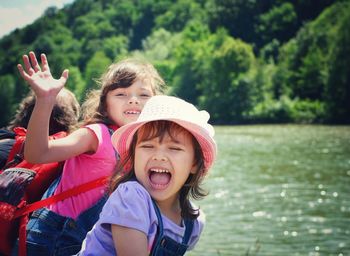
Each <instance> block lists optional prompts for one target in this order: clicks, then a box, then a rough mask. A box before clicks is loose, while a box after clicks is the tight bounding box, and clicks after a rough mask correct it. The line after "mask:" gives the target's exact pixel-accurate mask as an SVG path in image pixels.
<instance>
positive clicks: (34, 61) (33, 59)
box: [29, 52, 41, 72]
mask: <svg viewBox="0 0 350 256" xmlns="http://www.w3.org/2000/svg"><path fill="white" fill-rule="evenodd" d="M29 58H30V62H31V63H32V67H33V69H34V71H35V72H39V71H41V68H40V65H39V63H38V61H37V59H36V56H35V53H34V52H29Z"/></svg>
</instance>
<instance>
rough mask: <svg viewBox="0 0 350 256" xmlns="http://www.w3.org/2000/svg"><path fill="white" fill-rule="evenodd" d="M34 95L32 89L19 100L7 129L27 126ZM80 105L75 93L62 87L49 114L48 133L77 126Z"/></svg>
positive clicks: (68, 130) (66, 130) (69, 129)
mask: <svg viewBox="0 0 350 256" xmlns="http://www.w3.org/2000/svg"><path fill="white" fill-rule="evenodd" d="M35 102H36V97H35V94H34V93H33V91H30V92H29V93H28V95H27V96H26V97H25V98H24V99H23V100H22V101H21V103H20V104H19V107H18V109H17V111H16V115H15V117H14V119H13V120H11V122H10V124H9V125H8V127H7V129H9V130H12V129H13V128H14V127H16V126H20V127H24V128H27V126H28V123H29V119H30V116H31V115H32V112H33V109H34V105H35ZM79 115H80V105H79V102H78V100H77V99H76V97H75V95H74V94H73V93H72V92H71V91H69V90H68V89H66V88H63V89H62V90H61V91H60V93H59V94H58V95H57V97H56V103H55V105H54V107H53V109H52V112H51V116H50V125H49V135H52V134H55V133H57V132H61V131H65V132H71V131H73V130H75V129H76V128H77V126H78V120H79Z"/></svg>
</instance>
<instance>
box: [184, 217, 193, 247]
mask: <svg viewBox="0 0 350 256" xmlns="http://www.w3.org/2000/svg"><path fill="white" fill-rule="evenodd" d="M184 222H185V228H186V229H185V234H184V237H183V238H182V243H183V244H186V245H187V244H188V242H189V240H190V238H191V235H192V230H193V226H194V220H191V219H185V221H184Z"/></svg>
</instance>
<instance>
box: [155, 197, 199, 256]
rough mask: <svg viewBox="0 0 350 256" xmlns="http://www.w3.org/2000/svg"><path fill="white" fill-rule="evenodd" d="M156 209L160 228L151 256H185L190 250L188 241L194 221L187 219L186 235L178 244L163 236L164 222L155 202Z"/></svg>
mask: <svg viewBox="0 0 350 256" xmlns="http://www.w3.org/2000/svg"><path fill="white" fill-rule="evenodd" d="M153 205H154V209H155V211H156V214H157V218H158V227H157V234H156V238H155V242H154V243H153V246H152V250H151V253H150V255H151V256H180V255H184V254H185V252H186V250H187V248H188V241H189V240H190V237H191V234H192V229H193V223H194V221H193V220H190V219H185V221H184V222H185V228H186V229H185V234H184V236H183V238H182V242H181V243H178V242H176V241H174V240H173V239H171V238H170V237H168V236H165V235H164V234H163V221H162V216H161V214H160V211H159V208H158V206H157V204H156V203H155V202H154V201H153Z"/></svg>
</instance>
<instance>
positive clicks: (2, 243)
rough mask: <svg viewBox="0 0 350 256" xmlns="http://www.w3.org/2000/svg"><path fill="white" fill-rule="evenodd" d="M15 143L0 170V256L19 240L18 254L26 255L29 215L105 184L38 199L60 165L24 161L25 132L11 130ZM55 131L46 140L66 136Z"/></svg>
mask: <svg viewBox="0 0 350 256" xmlns="http://www.w3.org/2000/svg"><path fill="white" fill-rule="evenodd" d="M14 132H15V134H16V135H15V142H14V144H13V147H12V150H11V151H10V153H9V156H8V160H7V163H6V165H5V167H4V168H3V170H1V171H0V227H1V229H0V255H11V250H12V248H13V246H14V244H15V242H16V239H17V238H19V255H21V256H25V255H26V225H27V223H28V220H29V215H30V213H31V212H33V211H35V210H37V209H39V208H42V207H45V206H48V205H50V204H53V203H56V202H58V201H62V200H64V199H66V198H69V197H72V196H75V195H78V194H80V193H83V192H86V191H88V190H91V189H93V188H97V187H99V186H102V185H106V182H107V177H102V178H98V179H96V180H93V181H90V182H87V183H85V184H81V185H79V186H76V187H74V188H71V189H69V190H67V191H63V192H61V193H59V194H56V195H53V196H51V197H49V198H46V199H43V200H40V199H41V198H42V195H43V194H44V192H45V191H46V190H47V188H48V187H49V186H50V185H51V183H52V182H53V181H54V180H56V179H57V178H58V177H59V176H60V175H61V172H62V167H63V162H54V163H47V164H31V163H29V162H27V161H26V160H24V158H23V150H24V143H25V137H26V129H24V128H21V127H16V128H14ZM66 135H67V134H66V133H65V132H59V133H56V134H54V135H52V136H49V139H50V140H51V139H57V138H62V137H64V136H66Z"/></svg>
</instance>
